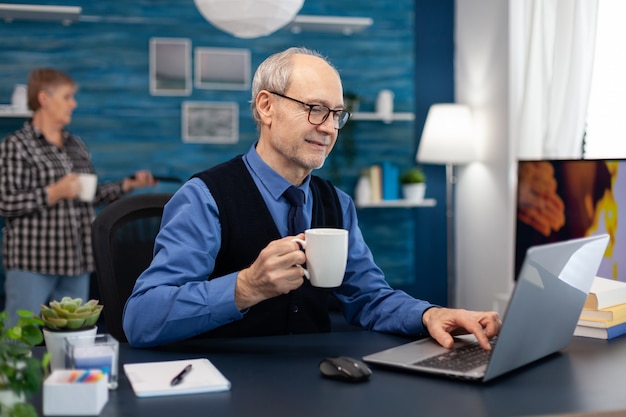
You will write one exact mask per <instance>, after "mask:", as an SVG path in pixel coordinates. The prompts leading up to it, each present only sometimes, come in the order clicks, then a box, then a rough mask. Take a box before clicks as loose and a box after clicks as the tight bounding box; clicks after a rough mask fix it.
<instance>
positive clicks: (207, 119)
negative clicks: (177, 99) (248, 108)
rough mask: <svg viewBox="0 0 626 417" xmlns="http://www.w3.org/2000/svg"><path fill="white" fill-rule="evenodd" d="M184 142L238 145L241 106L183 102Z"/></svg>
mask: <svg viewBox="0 0 626 417" xmlns="http://www.w3.org/2000/svg"><path fill="white" fill-rule="evenodd" d="M182 111H183V117H182V129H183V142H189V143H237V141H238V140H239V106H238V104H237V103H235V102H232V103H231V102H229V103H224V102H220V103H216V102H198V101H185V102H183V110H182Z"/></svg>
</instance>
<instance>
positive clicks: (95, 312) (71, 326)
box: [41, 297, 104, 370]
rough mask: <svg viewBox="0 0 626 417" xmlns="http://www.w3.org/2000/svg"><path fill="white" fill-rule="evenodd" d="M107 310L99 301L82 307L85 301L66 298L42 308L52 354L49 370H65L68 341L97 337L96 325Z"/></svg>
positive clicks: (88, 302) (44, 334)
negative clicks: (69, 339)
mask: <svg viewBox="0 0 626 417" xmlns="http://www.w3.org/2000/svg"><path fill="white" fill-rule="evenodd" d="M103 308H104V307H103V306H102V305H101V304H98V300H89V301H87V302H86V303H85V304H83V300H82V298H71V297H63V298H62V299H61V301H51V302H50V303H49V304H48V305H47V306H46V305H42V306H41V319H42V320H43V325H44V328H43V336H44V339H45V341H46V348H47V349H48V352H49V353H50V355H51V357H50V368H51V369H52V370H55V369H63V368H64V367H65V356H64V355H65V338H66V337H71V336H79V335H80V336H83V335H94V336H95V334H96V332H97V330H98V327H97V326H96V322H97V321H98V318H99V317H100V313H101V312H102V309H103Z"/></svg>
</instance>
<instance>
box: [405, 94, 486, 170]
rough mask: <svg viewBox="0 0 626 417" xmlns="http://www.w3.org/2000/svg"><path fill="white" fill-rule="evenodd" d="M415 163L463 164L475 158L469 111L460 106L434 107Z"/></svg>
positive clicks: (429, 111) (445, 105)
mask: <svg viewBox="0 0 626 417" xmlns="http://www.w3.org/2000/svg"><path fill="white" fill-rule="evenodd" d="M416 159H417V162H426V163H434V164H455V165H457V164H464V163H468V162H471V161H473V160H475V159H476V144H475V133H474V123H473V120H472V112H471V110H470V108H469V107H468V106H465V105H462V104H433V105H432V106H431V107H430V109H429V110H428V115H427V116H426V123H425V125H424V131H423V132H422V138H421V140H420V144H419V148H418V150H417V156H416Z"/></svg>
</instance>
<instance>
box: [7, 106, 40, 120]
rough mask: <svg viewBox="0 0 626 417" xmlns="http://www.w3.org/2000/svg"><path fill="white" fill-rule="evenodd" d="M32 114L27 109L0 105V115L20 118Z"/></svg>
mask: <svg viewBox="0 0 626 417" xmlns="http://www.w3.org/2000/svg"><path fill="white" fill-rule="evenodd" d="M32 115H33V113H32V112H31V111H28V110H15V109H14V108H13V107H11V105H0V117H4V118H14V119H22V118H25V119H26V118H29V117H31V116H32Z"/></svg>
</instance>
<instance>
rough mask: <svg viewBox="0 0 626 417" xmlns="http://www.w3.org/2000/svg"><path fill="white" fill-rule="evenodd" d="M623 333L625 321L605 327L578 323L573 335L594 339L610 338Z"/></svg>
mask: <svg viewBox="0 0 626 417" xmlns="http://www.w3.org/2000/svg"><path fill="white" fill-rule="evenodd" d="M624 334H626V322H625V323H622V324H618V325H616V326H613V327H607V328H600V327H588V326H580V325H578V326H576V328H575V329H574V336H582V337H591V338H594V339H606V340H611V339H615V338H616V337H619V336H622V335H624Z"/></svg>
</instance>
